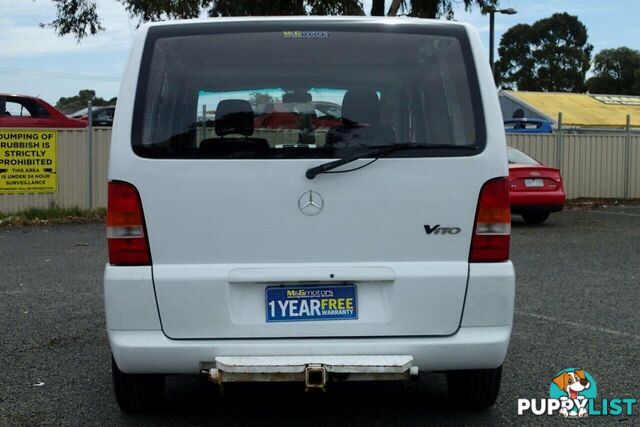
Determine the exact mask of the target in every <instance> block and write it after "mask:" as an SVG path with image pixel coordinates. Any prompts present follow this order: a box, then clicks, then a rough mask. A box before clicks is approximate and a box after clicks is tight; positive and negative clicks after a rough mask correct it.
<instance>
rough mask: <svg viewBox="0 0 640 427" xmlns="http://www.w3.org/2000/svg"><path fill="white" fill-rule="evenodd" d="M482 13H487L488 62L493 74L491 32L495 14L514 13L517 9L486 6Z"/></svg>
mask: <svg viewBox="0 0 640 427" xmlns="http://www.w3.org/2000/svg"><path fill="white" fill-rule="evenodd" d="M483 13H488V14H489V64H490V65H491V74H492V75H494V73H493V32H494V29H495V14H496V13H502V14H504V15H515V14H516V13H518V11H517V10H515V9H514V8H512V7H509V8H507V9H496V8H495V7H493V6H487V7H485V8H484V10H483ZM494 77H495V75H494Z"/></svg>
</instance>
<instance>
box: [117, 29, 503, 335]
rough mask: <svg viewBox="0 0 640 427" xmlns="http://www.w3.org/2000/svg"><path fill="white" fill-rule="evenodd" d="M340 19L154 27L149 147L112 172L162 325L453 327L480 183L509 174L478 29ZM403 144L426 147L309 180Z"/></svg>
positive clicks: (249, 330)
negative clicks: (493, 134)
mask: <svg viewBox="0 0 640 427" xmlns="http://www.w3.org/2000/svg"><path fill="white" fill-rule="evenodd" d="M347 22H349V21H339V22H337V21H336V22H332V21H330V20H329V21H327V20H323V21H314V20H311V21H309V20H307V21H297V20H291V21H276V22H262V23H260V24H258V25H256V23H249V24H248V23H246V22H244V23H242V22H231V23H207V24H197V25H171V26H160V27H152V28H150V29H149V32H148V34H147V40H146V43H145V51H144V54H143V56H142V64H141V68H140V79H139V81H138V86H137V95H136V104H135V111H134V115H133V123H132V128H131V129H132V141H131V142H132V145H131V146H129V147H128V150H129V152H130V150H131V149H133V151H134V152H135V154H136V155H135V156H131V155H128V156H127V150H125V149H124V148H122V147H123V146H122V145H119V146H118V147H120V148H117V147H116V148H114V151H113V154H112V155H113V156H114V157H116V158H118V161H117V162H116V161H112V169H111V172H110V177H111V179H121V180H125V181H128V182H130V183H132V184H133V185H134V186H135V187H136V188H137V189H138V191H139V194H140V199H141V202H142V206H143V209H144V216H145V221H146V230H147V234H148V240H149V244H150V250H151V257H152V262H153V278H154V285H155V291H156V297H157V303H158V309H159V313H160V318H161V323H162V327H163V330H164V332H165V334H166V335H167V336H168V337H170V338H175V339H181V338H275V337H361V336H442V335H450V334H453V333H455V332H456V331H457V329H458V327H459V324H460V319H461V316H462V311H463V306H464V299H465V292H466V286H467V279H468V274H469V250H470V242H471V238H472V231H473V228H474V218H475V212H476V205H477V202H478V196H479V193H480V189H481V187H482V185H483V184H484V183H485V182H486V181H487V180H489V179H491V178H494V177H496V176H502V175H504V174H505V172H506V160H505V159H504V153H503V154H502V157H500V156H496V153H497V152H499V151H495V150H490V149H489V148H488V144H487V141H486V139H487V138H486V132H485V123H484V116H483V112H482V102H481V96H480V89H479V84H478V82H477V78H476V72H475V68H474V60H473V55H472V52H471V46H470V43H469V40H468V38H467V31H466V28H465V27H464V26H460V25H453V24H452V25H448V24H447V25H441V24H438V25H433V24H421V25H417V24H411V25H408V24H407V25H402V26H396V27H387V26H382V25H381V24H376V23H366V22H363V21H357V23H351V25H345V23H347ZM322 103H325V104H331V105H333V106H334V107H333V110H332V111H340V116H339V117H337V114H336V116H333V115H330V114H327V115H322V114H321V113H320V112H319V110H316V109H315V108H314V106H315V105H322ZM276 119H277V120H276ZM269 123H271V124H269ZM274 123H276V124H274ZM283 123H286V125H284V124H283ZM118 125H119V124H118V123H116V126H118ZM498 125H499V124H498ZM501 138H502V139H498V141H497V142H496V144H498V145H500V144H502V150H503V151H504V136H501ZM395 143H413V144H421V145H427V146H428V147H427V148H420V147H418V148H415V149H408V150H402V151H397V152H395V153H392V154H389V155H386V156H384V157H383V158H380V159H378V160H375V158H364V159H359V160H356V161H354V162H351V163H349V164H347V165H344V166H341V167H340V168H338V169H335V170H333V171H331V172H334V173H326V174H320V175H318V176H317V177H315V178H314V179H308V178H307V177H306V176H305V172H306V171H307V170H308V169H310V168H313V167H316V166H318V165H320V164H323V163H326V162H329V161H332V160H335V159H338V158H343V157H345V156H349V155H353V154H354V153H358V152H359V151H362V150H370V149H371V148H372V147H376V146H380V145H385V144H395ZM114 145H115V144H114ZM446 145H453V146H454V147H449V148H448V147H446ZM374 160H375V161H374ZM369 163H371V164H369ZM367 164H368V165H367ZM358 168H359V169H358ZM351 169H358V170H352V171H350V172H347V170H351ZM335 172H341V173H335ZM287 291H290V294H289V297H291V298H293V296H295V295H296V292H300V291H305V292H306V291H319V292H328V291H331V292H335V293H336V295H337V294H343V295H345V296H346V297H347V299H348V298H352V304H353V305H354V306H356V307H353V308H352V310H354V311H355V313H347V315H345V316H343V317H341V316H340V314H338V315H337V317H334V318H331V316H324V317H323V316H316V317H315V318H314V317H313V316H312V317H308V316H305V313H302V316H299V317H298V318H296V316H293V317H292V316H291V314H292V311H286V310H291V305H287V304H288V303H284V302H283V300H282V298H287V297H283V296H282V295H286V292H287ZM279 293H280V294H281V295H280V296H278V295H277V294H279ZM298 295H299V294H298ZM278 298H281V299H280V300H278ZM345 301H346V299H344V300H343V302H342V303H341V302H339V301H338V302H334V303H333V304H335V305H334V306H333V307H329V306H328V305H327V307H324V306H323V307H322V308H327V309H330V308H331V309H335V310H342V311H339V312H338V313H343V311H344V310H347V311H348V310H349V309H348V308H345V307H346V305H345V304H348V303H347V302H345ZM270 303H272V305H271V306H270V305H269V304H270ZM311 304H312V303H309V306H310V305H311ZM316 304H320V303H316ZM323 304H324V303H323ZM327 304H329V303H328V302H327ZM338 304H341V305H340V307H342V308H340V307H339V306H338ZM292 305H293V306H294V309H293V314H300V310H303V309H302V308H301V307H302V305H305V304H303V303H299V304H297V305H296V303H292ZM274 307H275V309H276V310H281V313H280V315H284V318H283V317H282V316H279V315H277V313H275V312H270V310H274ZM283 307H286V310H285V309H284V308H283ZM308 309H310V308H309V307H308ZM274 313H275V314H276V315H275V316H273V315H274ZM352 314H353V315H352ZM283 320H284V321H283ZM295 320H299V321H295Z"/></svg>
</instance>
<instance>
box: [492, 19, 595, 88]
mask: <svg viewBox="0 0 640 427" xmlns="http://www.w3.org/2000/svg"><path fill="white" fill-rule="evenodd" d="M592 50H593V46H591V45H590V44H589V43H587V28H586V27H585V26H584V24H582V22H580V20H579V19H578V17H577V16H572V15H569V14H568V13H556V14H553V15H552V16H551V17H549V18H546V19H541V20H539V21H536V22H535V23H534V24H533V25H527V24H518V25H515V26H514V27H511V28H510V29H509V30H508V31H507V32H506V33H504V34H503V36H502V38H501V40H500V46H499V47H498V54H499V55H500V59H499V60H498V62H497V63H496V75H497V80H498V83H499V84H500V86H501V87H503V88H512V89H513V88H517V89H519V90H533V91H544V92H584V91H585V90H586V85H585V76H586V73H587V71H588V70H589V67H590V64H591V51H592Z"/></svg>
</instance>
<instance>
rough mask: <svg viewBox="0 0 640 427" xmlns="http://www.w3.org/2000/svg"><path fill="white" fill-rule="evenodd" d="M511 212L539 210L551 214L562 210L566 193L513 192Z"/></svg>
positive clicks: (510, 197)
mask: <svg viewBox="0 0 640 427" xmlns="http://www.w3.org/2000/svg"><path fill="white" fill-rule="evenodd" d="M509 199H510V201H511V211H512V212H514V213H518V212H516V211H517V210H520V211H522V210H524V209H531V208H539V209H544V210H546V211H549V212H557V211H559V210H562V208H563V206H564V202H565V199H566V196H565V194H564V191H562V190H556V191H511V192H509Z"/></svg>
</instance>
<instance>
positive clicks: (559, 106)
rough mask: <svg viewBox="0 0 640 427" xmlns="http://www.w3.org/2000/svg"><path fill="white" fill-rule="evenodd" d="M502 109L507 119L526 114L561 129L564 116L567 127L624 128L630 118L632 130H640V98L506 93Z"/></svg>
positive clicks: (508, 91) (504, 92) (501, 101)
mask: <svg viewBox="0 0 640 427" xmlns="http://www.w3.org/2000/svg"><path fill="white" fill-rule="evenodd" d="M500 106H501V108H502V114H503V116H504V118H505V119H508V118H512V117H514V114H516V116H517V115H518V114H522V116H521V117H525V118H528V119H541V120H548V121H550V122H552V123H553V124H554V125H555V126H557V122H558V113H560V112H562V126H563V127H573V128H601V129H607V128H624V127H625V126H626V123H627V115H630V116H631V127H635V128H640V96H630V95H594V94H585V93H557V92H526V91H510V90H505V91H502V92H500ZM518 110H522V111H521V112H520V111H518Z"/></svg>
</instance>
